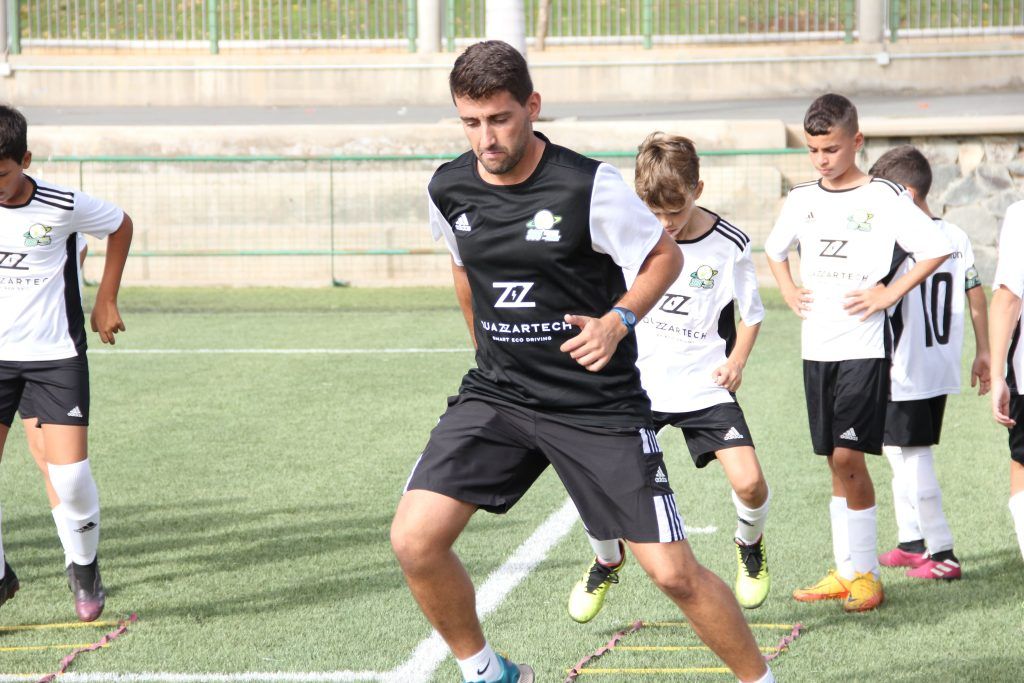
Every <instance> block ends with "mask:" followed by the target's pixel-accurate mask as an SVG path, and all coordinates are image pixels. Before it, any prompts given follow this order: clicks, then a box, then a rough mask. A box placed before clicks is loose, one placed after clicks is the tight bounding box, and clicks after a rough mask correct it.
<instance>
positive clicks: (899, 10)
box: [886, 0, 1024, 40]
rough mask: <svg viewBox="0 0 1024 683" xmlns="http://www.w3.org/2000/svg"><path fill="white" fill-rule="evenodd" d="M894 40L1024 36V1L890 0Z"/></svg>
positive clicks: (889, 17)
mask: <svg viewBox="0 0 1024 683" xmlns="http://www.w3.org/2000/svg"><path fill="white" fill-rule="evenodd" d="M887 2H888V5H889V7H888V13H887V16H886V24H887V32H888V34H889V36H890V39H891V40H898V39H899V38H910V37H952V36H981V35H1011V34H1018V35H1020V34H1024V0H984V1H983V2H979V1H978V0H887Z"/></svg>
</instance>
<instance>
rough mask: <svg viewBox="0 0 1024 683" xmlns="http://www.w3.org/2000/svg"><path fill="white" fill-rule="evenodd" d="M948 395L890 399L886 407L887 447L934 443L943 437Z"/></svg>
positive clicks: (885, 441) (929, 444)
mask: <svg viewBox="0 0 1024 683" xmlns="http://www.w3.org/2000/svg"><path fill="white" fill-rule="evenodd" d="M945 413H946V396H945V394H943V395H942V396H933V397H932V398H922V399H919V400H916V401H889V405H888V406H886V409H885V439H884V441H883V443H885V445H886V446H908V447H912V446H934V445H935V444H937V443H939V437H940V436H942V418H943V416H944V415H945Z"/></svg>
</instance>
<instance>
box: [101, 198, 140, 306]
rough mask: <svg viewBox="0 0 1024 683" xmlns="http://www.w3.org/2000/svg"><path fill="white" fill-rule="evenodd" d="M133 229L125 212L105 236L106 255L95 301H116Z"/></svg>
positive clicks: (130, 220)
mask: <svg viewBox="0 0 1024 683" xmlns="http://www.w3.org/2000/svg"><path fill="white" fill-rule="evenodd" d="M133 229H134V228H133V226H132V219H131V218H130V217H129V216H128V214H125V215H124V218H123V219H122V220H121V225H120V226H119V227H118V228H117V230H115V231H114V232H112V233H110V235H108V236H107V256H106V259H104V264H103V277H102V279H101V280H100V287H99V290H98V291H97V292H96V300H97V301H117V293H118V291H120V289H121V277H122V275H124V266H125V263H126V262H127V261H128V251H129V250H130V249H131V246H132V232H133Z"/></svg>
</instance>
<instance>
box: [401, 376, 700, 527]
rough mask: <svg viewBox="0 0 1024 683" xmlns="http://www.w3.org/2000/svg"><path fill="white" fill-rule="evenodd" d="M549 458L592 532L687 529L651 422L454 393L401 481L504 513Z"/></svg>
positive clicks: (531, 482)
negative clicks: (570, 415)
mask: <svg viewBox="0 0 1024 683" xmlns="http://www.w3.org/2000/svg"><path fill="white" fill-rule="evenodd" d="M548 464H550V465H551V466H552V467H554V468H555V472H556V473H557V474H558V477H559V479H561V480H562V484H563V485H564V486H565V489H566V491H568V492H569V496H570V497H571V498H572V500H573V502H574V503H575V504H576V509H577V510H579V513H580V517H581V518H582V519H583V524H584V526H586V528H587V531H589V532H590V534H591V535H592V536H594V537H595V538H601V539H610V538H625V539H628V540H630V541H637V542H641V543H656V542H669V541H678V540H682V539H683V538H685V534H684V531H683V521H682V518H681V517H680V516H679V513H678V511H677V510H676V504H675V496H674V495H673V493H672V488H671V487H670V486H669V483H668V470H667V468H666V467H665V462H664V460H663V457H662V453H661V448H660V447H659V446H658V439H657V437H656V435H655V432H654V429H653V428H652V427H651V426H650V425H641V426H638V427H637V428H634V429H611V428H600V427H589V426H583V425H578V424H575V423H571V422H568V421H566V420H565V419H562V418H557V417H553V416H551V415H549V414H547V413H544V412H539V411H536V410H531V409H529V408H523V407H520V406H514V405H511V404H507V403H501V402H497V401H492V400H487V399H482V398H478V397H466V396H453V397H452V398H450V399H448V410H447V411H445V413H444V415H442V416H441V419H440V421H438V423H437V426H436V427H434V430H433V431H432V432H431V433H430V440H429V441H428V442H427V446H426V448H425V449H424V450H423V453H422V455H420V458H419V460H418V461H417V462H416V465H415V466H414V467H413V471H412V475H411V476H410V477H409V481H408V483H407V484H406V487H405V488H406V490H407V491H409V490H413V489H425V490H428V491H434V492H435V493H440V494H443V495H446V496H449V497H451V498H455V499H456V500H461V501H464V502H467V503H471V504H473V505H476V506H478V507H480V508H482V509H484V510H487V511H488V512H497V513H503V512H507V511H508V510H509V509H510V508H511V507H512V506H513V505H515V504H516V502H517V501H518V500H519V499H520V498H522V496H523V494H525V493H526V491H527V490H528V489H529V488H530V486H531V485H532V484H533V482H534V481H536V479H537V477H539V476H540V474H541V472H543V471H544V468H546V467H547V466H548Z"/></svg>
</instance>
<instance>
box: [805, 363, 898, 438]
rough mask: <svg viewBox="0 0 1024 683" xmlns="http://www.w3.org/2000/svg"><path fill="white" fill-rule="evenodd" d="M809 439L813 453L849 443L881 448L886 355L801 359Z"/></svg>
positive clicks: (885, 393)
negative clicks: (834, 359)
mask: <svg viewBox="0 0 1024 683" xmlns="http://www.w3.org/2000/svg"><path fill="white" fill-rule="evenodd" d="M804 392H805V393H806V396H807V419H808V421H809V422H810V426H811V444H812V445H813V447H814V452H815V453H817V454H818V455H832V452H833V451H834V450H835V449H836V448H850V449H853V450H856V451H863V452H865V453H874V454H876V455H878V454H881V452H882V437H883V436H884V434H885V409H886V405H887V404H888V402H889V359H888V358H855V359H853V360H840V361H814V360H805V361H804Z"/></svg>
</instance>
